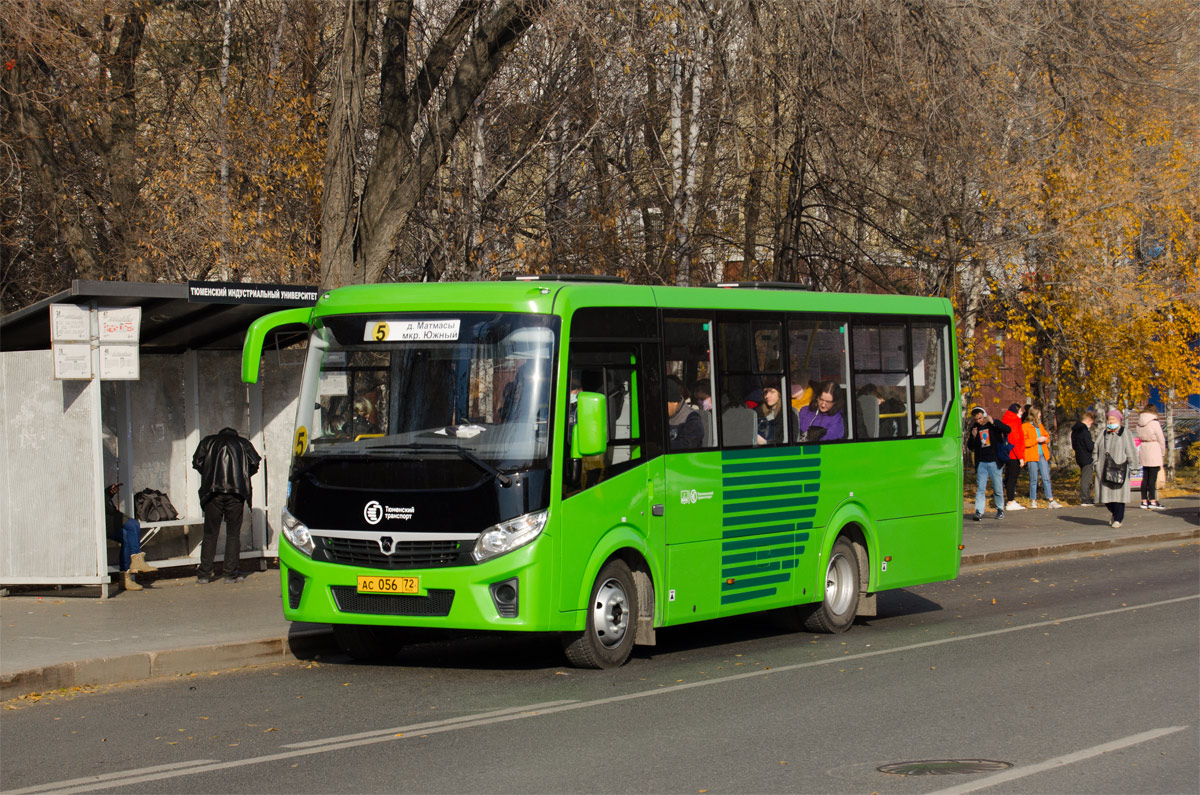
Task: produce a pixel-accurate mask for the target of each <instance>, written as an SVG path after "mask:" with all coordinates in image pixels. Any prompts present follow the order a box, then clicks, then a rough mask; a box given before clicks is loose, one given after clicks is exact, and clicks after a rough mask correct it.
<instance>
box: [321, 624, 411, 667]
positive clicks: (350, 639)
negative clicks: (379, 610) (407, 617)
mask: <svg viewBox="0 0 1200 795" xmlns="http://www.w3.org/2000/svg"><path fill="white" fill-rule="evenodd" d="M333 637H334V639H335V640H336V641H337V643H338V645H339V646H341V647H342V651H344V652H346V654H349V655H350V656H351V657H352V658H353V659H355V660H357V661H358V662H365V663H385V662H388V661H390V660H391V659H392V658H394V657H395V656H396V654H397V653H398V652H399V651H400V645H401V643H400V637H401V636H400V630H399V629H398V628H397V627H376V626H369V625H359V624H334V625H333Z"/></svg>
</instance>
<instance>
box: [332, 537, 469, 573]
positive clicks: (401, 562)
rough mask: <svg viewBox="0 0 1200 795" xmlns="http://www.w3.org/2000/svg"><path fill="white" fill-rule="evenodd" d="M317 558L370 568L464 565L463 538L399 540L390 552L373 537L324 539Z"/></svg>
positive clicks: (418, 567)
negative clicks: (386, 551)
mask: <svg viewBox="0 0 1200 795" xmlns="http://www.w3.org/2000/svg"><path fill="white" fill-rule="evenodd" d="M320 541H321V543H320V544H319V545H318V546H317V550H318V554H319V555H320V557H318V555H317V554H314V555H313V558H314V559H319V560H323V561H325V562H326V563H340V564H342V565H344V566H365V567H367V568H371V569H427V568H435V567H437V566H456V565H461V564H464V563H465V562H466V561H465V560H463V559H462V558H463V553H464V551H465V550H464V549H463V546H464V542H462V541H398V542H397V543H396V546H395V549H394V551H393V552H392V554H390V555H385V554H383V552H381V551H380V550H379V544H378V543H376V542H375V540H374V539H365V538H322V539H320Z"/></svg>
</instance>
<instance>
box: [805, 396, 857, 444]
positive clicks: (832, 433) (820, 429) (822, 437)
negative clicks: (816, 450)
mask: <svg viewBox="0 0 1200 795" xmlns="http://www.w3.org/2000/svg"><path fill="white" fill-rule="evenodd" d="M838 391H839V390H838V385H837V382H835V381H822V382H821V383H820V385H819V386H818V387H817V388H816V389H814V390H813V399H812V402H811V403H809V404H808V405H807V406H805V407H804V408H802V409H800V441H803V442H832V441H835V440H837V439H844V438H845V437H846V423H845V420H844V419H843V418H842V407H841V401H840V400H839V399H838Z"/></svg>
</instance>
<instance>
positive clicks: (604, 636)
mask: <svg viewBox="0 0 1200 795" xmlns="http://www.w3.org/2000/svg"><path fill="white" fill-rule="evenodd" d="M592 625H593V626H594V627H595V632H596V639H597V640H599V641H600V643H601V644H603V645H604V646H606V647H608V648H612V647H613V646H616V645H617V644H619V643H620V642H621V639H622V638H624V637H625V632H626V630H628V629H629V599H628V597H627V596H626V595H625V589H624V588H622V587H621V583H620V582H618V581H617V580H616V579H613V578H611V577H610V578H609V579H607V580H605V581H604V582H603V583H602V584H601V585H600V587H599V588H598V589H597V590H596V600H595V602H593V604H592Z"/></svg>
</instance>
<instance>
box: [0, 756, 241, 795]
mask: <svg viewBox="0 0 1200 795" xmlns="http://www.w3.org/2000/svg"><path fill="white" fill-rule="evenodd" d="M216 761H217V760H216V759H193V760H191V761H190V762H172V763H171V764H169V765H155V766H154V767H140V768H138V769H137V770H122V771H120V772H118V773H100V774H98V775H95V776H83V777H81V778H73V779H71V780H70V781H57V782H55V783H53V784H39V785H37V786H36V787H25V788H23V789H6V790H4V795H28V793H31V792H51V791H53V790H56V789H58V788H60V787H75V786H78V785H80V784H86V785H88V786H93V787H94V786H95V785H96V784H97V783H98V782H101V781H111V780H113V779H118V778H122V777H127V776H140V775H145V774H148V773H160V772H163V771H166V770H182V769H184V768H188V767H195V766H196V765H211V764H213V763H214V762H216ZM118 783H120V782H118Z"/></svg>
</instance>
